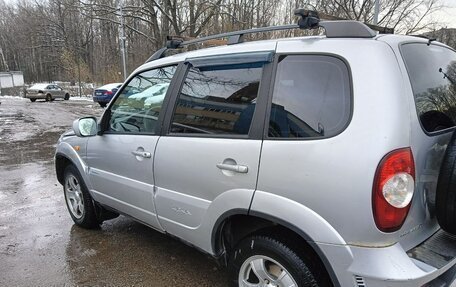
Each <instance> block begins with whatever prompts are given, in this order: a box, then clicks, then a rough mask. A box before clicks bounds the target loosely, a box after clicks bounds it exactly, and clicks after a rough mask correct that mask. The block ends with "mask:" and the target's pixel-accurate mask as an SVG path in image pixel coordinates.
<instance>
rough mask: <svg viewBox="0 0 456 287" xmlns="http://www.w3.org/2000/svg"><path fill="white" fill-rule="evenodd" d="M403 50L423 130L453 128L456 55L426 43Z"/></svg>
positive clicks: (455, 94) (432, 130)
mask: <svg viewBox="0 0 456 287" xmlns="http://www.w3.org/2000/svg"><path fill="white" fill-rule="evenodd" d="M401 51H402V56H403V58H404V61H405V64H406V66H407V71H408V74H409V77H410V83H411V85H412V89H413V94H414V96H415V104H416V109H417V112H418V117H419V119H420V121H421V124H422V126H423V128H424V130H425V131H427V132H435V131H439V130H443V129H446V128H450V127H453V126H454V125H455V122H456V53H455V52H454V51H452V50H450V49H448V48H444V47H440V46H437V45H429V46H428V45H426V44H424V43H423V44H418V43H413V44H405V45H403V46H402V48H401Z"/></svg>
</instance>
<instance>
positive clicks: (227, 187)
mask: <svg viewBox="0 0 456 287" xmlns="http://www.w3.org/2000/svg"><path fill="white" fill-rule="evenodd" d="M272 55H273V54H272V52H261V53H258V54H247V55H243V54H239V55H226V56H222V57H208V58H199V59H193V60H190V61H189V62H188V63H187V67H188V71H187V74H186V76H185V78H184V80H183V84H182V87H181V88H180V90H178V91H177V92H176V93H175V96H174V98H173V99H172V100H171V102H170V106H169V108H168V110H167V115H166V117H167V119H166V120H165V128H164V134H163V136H162V137H161V138H160V140H159V142H158V144H157V149H156V153H155V162H154V172H155V179H156V185H157V193H156V197H155V201H156V206H157V213H158V215H159V221H160V223H161V225H162V226H163V227H164V229H165V230H166V231H167V232H168V233H171V234H174V235H176V236H179V237H181V238H183V239H184V240H186V241H189V242H199V241H198V239H197V238H198V234H202V233H200V232H199V230H201V229H204V224H203V221H204V220H205V219H207V218H209V217H211V214H212V212H213V210H211V205H212V206H213V203H214V202H215V201H223V200H225V201H226V203H228V202H227V201H233V202H236V206H237V207H238V208H241V209H244V210H248V208H249V205H250V201H251V198H252V196H253V193H254V191H255V188H256V181H257V176H258V164H259V158H260V151H261V143H262V140H261V133H262V126H263V121H264V120H263V119H262V117H263V116H264V115H262V110H264V109H265V105H266V101H263V100H266V99H265V98H264V99H263V98H262V97H261V96H262V94H265V91H264V87H267V86H268V85H267V83H268V81H265V80H264V79H265V77H267V74H268V72H267V71H269V66H270V64H269V61H270V60H271V59H272ZM265 67H268V68H265ZM260 87H262V88H260ZM173 94H174V93H173ZM260 99H261V100H260ZM234 194H236V196H234ZM230 195H233V197H234V198H231V196H230ZM214 220H215V219H214ZM203 231H205V230H203ZM206 231H207V230H206ZM203 234H204V232H203ZM201 236H203V235H201ZM199 243H201V242H199Z"/></svg>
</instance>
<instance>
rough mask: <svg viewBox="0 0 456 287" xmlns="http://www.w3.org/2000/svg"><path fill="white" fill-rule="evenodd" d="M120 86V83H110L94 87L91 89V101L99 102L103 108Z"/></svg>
mask: <svg viewBox="0 0 456 287" xmlns="http://www.w3.org/2000/svg"><path fill="white" fill-rule="evenodd" d="M120 86H122V83H112V84H107V85H104V86H102V87H99V88H97V89H95V91H93V101H94V102H97V103H98V104H100V106H101V107H103V108H104V107H106V105H107V104H108V103H109V101H110V100H111V99H112V97H113V96H114V95H115V94H116V92H117V90H118V89H119V88H120Z"/></svg>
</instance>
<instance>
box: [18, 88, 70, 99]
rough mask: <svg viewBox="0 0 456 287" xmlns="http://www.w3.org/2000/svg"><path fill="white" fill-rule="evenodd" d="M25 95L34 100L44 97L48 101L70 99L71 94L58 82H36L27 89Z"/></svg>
mask: <svg viewBox="0 0 456 287" xmlns="http://www.w3.org/2000/svg"><path fill="white" fill-rule="evenodd" d="M25 97H26V98H29V99H30V101H32V102H34V101H36V100H37V99H44V100H46V101H47V102H49V101H53V100H54V99H59V98H60V99H64V100H68V99H70V94H69V93H68V92H67V91H65V90H64V89H62V88H61V87H60V86H59V85H56V84H34V85H33V86H31V87H30V88H28V89H27V91H26V93H25Z"/></svg>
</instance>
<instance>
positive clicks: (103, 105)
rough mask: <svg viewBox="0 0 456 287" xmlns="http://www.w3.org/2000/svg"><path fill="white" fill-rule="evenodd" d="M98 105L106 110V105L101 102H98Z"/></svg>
mask: <svg viewBox="0 0 456 287" xmlns="http://www.w3.org/2000/svg"><path fill="white" fill-rule="evenodd" d="M98 104H99V105H100V107H102V108H105V107H106V103H101V102H98Z"/></svg>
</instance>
